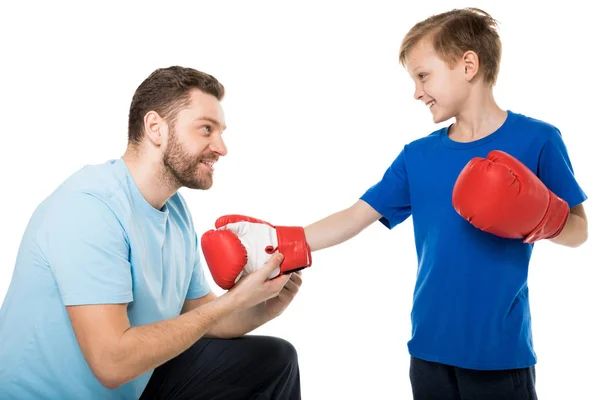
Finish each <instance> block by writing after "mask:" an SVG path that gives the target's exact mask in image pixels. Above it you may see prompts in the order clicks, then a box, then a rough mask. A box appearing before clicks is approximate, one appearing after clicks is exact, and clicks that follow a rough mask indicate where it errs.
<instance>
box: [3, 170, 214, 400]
mask: <svg viewBox="0 0 600 400" xmlns="http://www.w3.org/2000/svg"><path fill="white" fill-rule="evenodd" d="M199 254H200V253H199V248H198V240H197V236H196V233H195V230H194V226H193V223H192V218H191V216H190V212H189V210H188V208H187V205H186V203H185V202H184V200H183V198H182V197H181V195H180V194H179V193H176V194H175V195H174V196H172V197H171V198H170V199H169V200H168V201H167V203H166V204H165V206H164V207H163V208H162V209H161V210H158V209H155V208H153V207H152V206H151V205H150V204H149V203H148V202H147V201H146V200H145V199H144V197H143V196H142V194H141V192H140V191H139V190H138V188H137V186H136V185H135V182H134V181H133V178H132V177H131V175H130V173H129V170H128V168H127V166H126V164H125V163H124V161H123V159H117V160H111V161H108V162H106V163H104V164H100V165H94V166H86V167H84V168H83V169H81V170H80V171H78V172H76V173H75V174H74V175H72V176H71V177H70V178H69V179H68V180H67V181H66V182H64V183H63V184H62V185H61V186H60V187H59V188H58V189H57V190H56V191H55V192H54V193H53V194H52V195H51V196H49V197H48V198H47V199H45V200H44V201H43V202H42V204H41V205H40V206H39V207H38V208H37V209H36V210H35V212H34V214H33V216H32V218H31V220H30V222H29V224H28V226H27V229H26V231H25V233H24V236H23V240H22V243H21V247H20V249H19V252H18V256H17V260H16V266H15V269H14V273H13V277H12V281H11V284H10V287H9V289H8V293H7V295H6V298H5V299H4V303H3V305H2V308H1V309H0V398H2V399H64V400H67V399H77V400H81V399H135V398H138V397H139V396H140V394H141V393H142V391H143V390H144V387H145V386H146V384H147V382H148V380H149V378H150V375H151V373H152V371H150V372H148V373H146V374H144V375H143V376H140V377H138V378H137V379H135V380H133V381H131V382H129V383H127V384H125V385H123V386H121V387H120V388H117V389H114V390H109V389H107V388H105V387H104V386H102V385H101V384H100V383H99V381H98V380H97V379H96V378H95V377H94V375H93V374H92V372H91V370H90V368H89V367H88V365H87V364H86V361H85V359H84V357H83V354H82V352H81V350H80V347H79V345H78V343H77V340H76V339H75V335H74V333H73V329H72V326H71V323H70V320H69V317H68V314H67V311H66V308H65V306H69V305H81V304H108V303H128V307H127V314H128V316H129V320H130V321H131V325H132V326H136V325H143V324H150V323H153V322H157V321H161V320H165V319H168V318H172V317H175V316H177V315H179V314H180V312H181V308H182V305H183V302H184V300H185V299H193V298H198V297H202V296H204V295H206V294H207V293H208V292H209V291H210V289H211V288H210V283H209V282H208V281H207V280H206V278H205V276H204V274H203V269H202V266H201V264H200V256H199Z"/></svg>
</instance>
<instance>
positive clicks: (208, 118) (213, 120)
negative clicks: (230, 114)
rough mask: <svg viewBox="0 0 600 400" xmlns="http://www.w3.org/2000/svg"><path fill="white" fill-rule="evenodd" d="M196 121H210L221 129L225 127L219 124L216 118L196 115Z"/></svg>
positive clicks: (225, 127)
mask: <svg viewBox="0 0 600 400" xmlns="http://www.w3.org/2000/svg"><path fill="white" fill-rule="evenodd" d="M196 121H210V122H212V123H213V124H215V125H216V126H218V127H220V128H221V129H222V130H225V129H227V126H225V125H221V123H220V122H219V121H217V120H216V119H213V118H210V117H198V118H196Z"/></svg>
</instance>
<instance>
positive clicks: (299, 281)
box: [290, 272, 302, 285]
mask: <svg viewBox="0 0 600 400" xmlns="http://www.w3.org/2000/svg"><path fill="white" fill-rule="evenodd" d="M291 275H292V276H291V277H290V279H291V280H292V281H293V282H294V283H296V284H297V285H302V274H301V273H300V272H294V273H292V274H291Z"/></svg>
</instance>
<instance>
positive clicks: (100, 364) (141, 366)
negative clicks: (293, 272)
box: [67, 256, 289, 388]
mask: <svg viewBox="0 0 600 400" xmlns="http://www.w3.org/2000/svg"><path fill="white" fill-rule="evenodd" d="M280 263H281V259H280V258H279V257H278V256H274V257H272V258H271V259H270V260H269V262H267V264H265V267H263V268H261V269H260V270H258V271H256V272H254V273H252V274H250V275H247V276H246V277H245V278H244V279H242V280H240V282H238V284H237V285H236V287H235V288H233V289H232V290H230V291H229V292H227V293H225V294H224V295H223V296H220V297H218V298H216V296H215V298H213V299H210V300H208V299H207V301H206V302H205V303H204V304H202V305H201V306H200V307H197V308H193V309H189V310H187V312H185V313H183V314H182V315H179V316H177V317H175V318H171V319H169V320H165V321H159V322H156V323H152V324H147V325H141V326H135V327H132V326H131V325H130V322H129V319H128V317H127V306H126V304H103V305H78V306H68V307H67V312H68V314H69V317H70V319H71V323H72V326H73V330H74V332H75V336H76V338H77V341H78V343H79V345H80V347H81V350H82V352H83V355H84V357H85V359H86V361H87V363H88V365H89V366H90V368H91V370H92V372H93V373H94V375H95V376H96V378H97V379H98V380H99V381H100V383H101V384H102V385H104V386H106V387H108V388H117V387H119V386H121V385H123V384H124V383H127V382H129V381H130V380H132V379H134V378H136V377H138V376H140V375H141V374H143V373H145V372H147V371H149V370H151V369H153V368H156V367H157V366H159V365H161V364H163V363H165V362H166V361H168V360H170V359H172V358H173V357H175V356H177V355H179V354H180V353H182V352H183V351H185V350H186V349H187V348H189V347H190V346H191V345H192V344H194V343H195V342H196V341H197V340H198V339H200V338H201V337H202V336H204V335H205V334H206V333H207V332H208V331H209V330H210V329H211V328H212V327H214V326H215V325H216V324H217V323H218V321H220V320H222V319H223V318H226V317H227V316H228V315H231V314H232V313H234V312H235V311H236V310H238V309H244V308H249V307H253V306H255V305H256V304H259V303H261V302H263V301H265V300H267V299H270V298H273V297H275V296H277V295H278V293H279V292H280V291H281V289H282V287H283V286H284V285H285V283H286V282H287V280H288V278H289V277H288V276H281V277H278V278H276V279H272V280H269V279H267V278H268V276H269V274H270V273H271V272H272V271H274V270H275V268H277V267H278V266H279V264H280Z"/></svg>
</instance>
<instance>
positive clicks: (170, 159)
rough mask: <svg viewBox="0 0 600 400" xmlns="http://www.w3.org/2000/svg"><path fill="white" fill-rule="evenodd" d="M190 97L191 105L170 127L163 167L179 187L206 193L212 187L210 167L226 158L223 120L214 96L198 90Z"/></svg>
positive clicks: (182, 111)
mask: <svg viewBox="0 0 600 400" xmlns="http://www.w3.org/2000/svg"><path fill="white" fill-rule="evenodd" d="M189 96H190V101H189V103H190V104H189V105H187V106H186V107H185V108H182V109H181V110H180V111H179V113H178V114H177V117H176V119H175V121H173V122H171V123H169V136H168V142H167V148H166V150H165V152H164V154H163V163H164V165H165V168H166V169H167V171H168V172H169V173H170V174H171V175H172V176H173V177H174V178H175V179H176V180H177V181H178V184H180V185H181V186H184V187H188V188H190V189H204V190H206V189H209V188H210V187H211V186H212V183H213V171H214V166H213V164H214V163H215V162H216V161H217V160H218V159H219V157H221V156H224V155H225V154H227V148H226V147H225V143H224V142H223V138H222V134H223V131H224V130H225V129H226V126H225V119H224V115H223V109H222V108H221V103H220V102H219V100H218V99H217V98H215V97H214V96H212V95H208V94H206V93H203V92H201V91H200V90H193V91H191V92H190V95H189Z"/></svg>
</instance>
